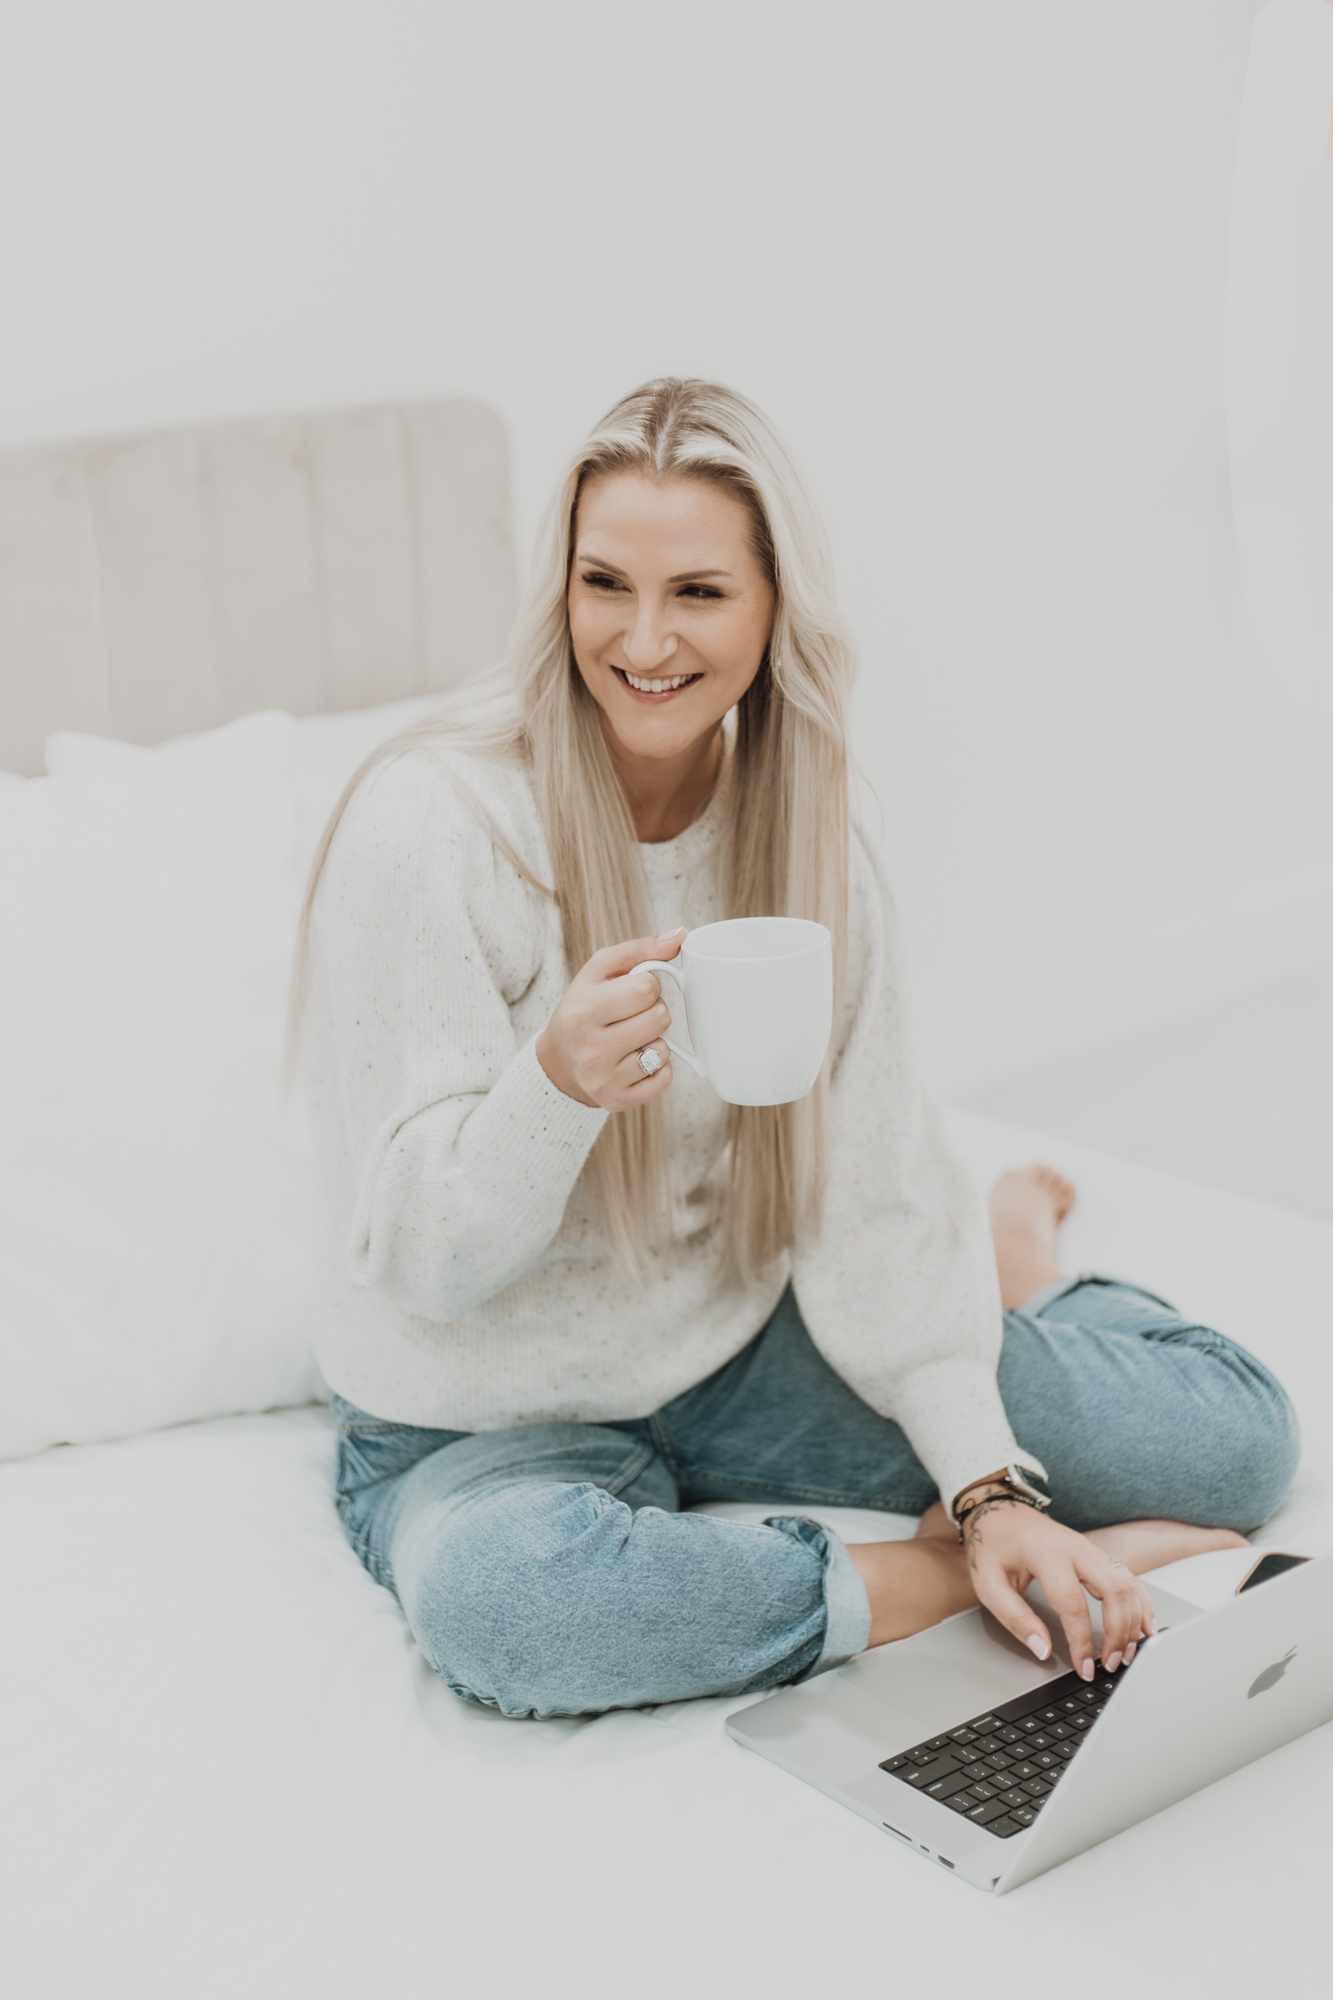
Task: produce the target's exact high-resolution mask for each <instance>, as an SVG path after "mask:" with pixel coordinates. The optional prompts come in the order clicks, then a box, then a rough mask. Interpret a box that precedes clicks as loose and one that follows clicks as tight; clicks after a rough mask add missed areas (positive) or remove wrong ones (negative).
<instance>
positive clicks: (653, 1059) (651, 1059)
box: [636, 1049, 662, 1076]
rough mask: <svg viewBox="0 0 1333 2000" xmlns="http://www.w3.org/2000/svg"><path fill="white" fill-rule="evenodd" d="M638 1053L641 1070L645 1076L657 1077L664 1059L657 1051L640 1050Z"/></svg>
mask: <svg viewBox="0 0 1333 2000" xmlns="http://www.w3.org/2000/svg"><path fill="white" fill-rule="evenodd" d="M636 1053H637V1055H638V1058H639V1068H640V1069H641V1070H642V1071H643V1073H644V1075H645V1076H656V1075H657V1072H658V1070H659V1069H661V1067H662V1058H661V1056H659V1055H658V1053H657V1050H656V1049H639V1050H637V1051H636Z"/></svg>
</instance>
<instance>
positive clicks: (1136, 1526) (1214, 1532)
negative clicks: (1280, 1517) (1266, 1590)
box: [1088, 1521, 1248, 1576]
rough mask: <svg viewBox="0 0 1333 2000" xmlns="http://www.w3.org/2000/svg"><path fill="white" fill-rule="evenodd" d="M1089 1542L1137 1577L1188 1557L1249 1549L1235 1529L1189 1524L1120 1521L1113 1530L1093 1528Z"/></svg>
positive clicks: (1179, 1522) (1178, 1522)
mask: <svg viewBox="0 0 1333 2000" xmlns="http://www.w3.org/2000/svg"><path fill="white" fill-rule="evenodd" d="M1088 1540H1089V1541H1090V1542H1095V1543H1096V1544H1097V1547H1098V1548H1099V1549H1101V1551H1102V1552H1103V1554H1104V1555H1108V1556H1114V1557H1115V1558H1116V1560H1117V1561H1119V1562H1122V1563H1123V1564H1124V1565H1125V1567H1126V1569H1132V1570H1133V1572H1134V1574H1135V1576H1142V1575H1143V1572H1144V1570H1145V1569H1160V1568H1161V1567H1162V1565H1163V1564H1164V1563H1173V1562H1183V1560H1184V1558H1185V1557H1186V1556H1204V1555H1211V1554H1212V1552H1213V1550H1214V1549H1243V1548H1245V1547H1247V1546H1248V1544H1247V1543H1246V1540H1245V1537H1244V1535H1238V1534H1237V1533H1236V1531H1235V1529H1234V1528H1192V1527H1190V1525H1189V1523H1188V1522H1187V1521H1119V1522H1117V1523H1116V1525H1115V1526H1114V1527H1113V1528H1094V1529H1093V1530H1092V1532H1091V1534H1090V1535H1089V1536H1088Z"/></svg>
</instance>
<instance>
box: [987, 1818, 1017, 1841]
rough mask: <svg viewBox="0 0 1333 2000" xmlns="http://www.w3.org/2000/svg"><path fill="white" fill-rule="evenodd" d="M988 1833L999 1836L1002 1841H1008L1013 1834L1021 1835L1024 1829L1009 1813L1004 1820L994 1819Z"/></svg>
mask: <svg viewBox="0 0 1333 2000" xmlns="http://www.w3.org/2000/svg"><path fill="white" fill-rule="evenodd" d="M986 1831H987V1833H994V1834H998V1835H999V1837H1000V1839H1001V1840H1008V1838H1009V1836H1010V1834H1011V1833H1021V1832H1022V1831H1023V1829H1022V1827H1021V1826H1020V1825H1019V1823H1018V1821H1017V1820H1016V1819H1014V1818H1012V1816H1011V1815H1010V1814H1009V1813H1006V1814H1005V1816H1004V1818H1003V1819H993V1820H992V1821H991V1823H990V1825H989V1826H988V1827H987V1828H986Z"/></svg>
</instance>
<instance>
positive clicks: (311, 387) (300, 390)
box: [0, 0, 1333, 1087]
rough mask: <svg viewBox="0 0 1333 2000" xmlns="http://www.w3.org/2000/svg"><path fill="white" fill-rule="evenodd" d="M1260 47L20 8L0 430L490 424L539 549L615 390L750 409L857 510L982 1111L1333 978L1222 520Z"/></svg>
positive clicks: (931, 888) (899, 775)
mask: <svg viewBox="0 0 1333 2000" xmlns="http://www.w3.org/2000/svg"><path fill="white" fill-rule="evenodd" d="M1289 3H1290V0H1277V4H1279V5H1285V4H1289ZM1298 4H1299V0H1298ZM1255 11H1256V10H1255V5H1254V0H864V3H863V0H673V4H672V5H670V6H649V5H645V4H641V0H564V4H563V5H560V6H553V5H550V4H543V0H508V4H506V0H491V4H489V5H485V6H483V5H477V4H473V5H469V6H468V7H466V8H465V7H462V6H459V5H455V4H452V0H429V3H428V0H206V4H200V0H194V3H193V4H191V0H94V4H74V0H5V4H4V5H3V7H0V36H2V37H3V43H4V46H3V47H2V48H0V285H2V287H3V293H2V296H0V437H4V438H10V439H15V438H24V437H38V436H47V435H56V434H59V433H70V432H77V431H81V430H96V429H115V428H119V427H124V426H130V425H137V424H142V423H146V422H156V421H168V420H172V419H175V418H192V417H199V416H205V415H212V414H217V415H223V414H229V413H233V412H242V411H251V410H258V409H264V408H276V407H281V406H284V405H288V404H304V405H309V404H319V403H325V402H337V401H342V400H351V399H356V400H363V399H372V398H375V397H378V396H390V395H397V394H401V393H410V392H422V391H431V390H437V389H439V390H464V391H471V392H474V393H476V394H479V395H482V396H484V397H487V398H488V399H490V400H491V401H492V402H494V403H495V404H497V405H498V406H499V408H500V409H501V410H502V411H503V412H504V414H505V416H506V417H507V419H508V421H509V424H510V427H511V433H512V437H513V443H514V454H515V476H516V498H517V508H518V516H519V524H520V531H521V533H522V535H523V536H524V538H525V540H526V538H527V537H528V536H530V533H531V530H532V527H533V525H534V522H535V519H536V514H537V511H538V509H539V506H540V504H541V501H542V499H543V498H544V495H545V491H546V489H547V488H548V486H549V484H550V482H551V480H552V478H553V476H554V474H555V472H556V469H557V467H558V465H559V463H560V461H561V458H562V456H563V454H564V453H565V452H566V451H567V450H568V449H569V447H570V445H571V444H572V443H573V441H574V440H575V439H576V438H577V436H578V434H579V432H580V430H581V428H582V427H583V426H584V425H586V423H587V422H588V421H589V420H590V419H592V418H593V417H595V416H596V415H597V414H598V413H599V411H600V410H601V409H602V408H603V407H605V406H606V404H607V403H609V402H610V401H611V400H612V398H613V397H614V396H615V395H617V394H618V393H620V392H621V391H622V390H624V389H626V388H627V387H629V386H631V385H632V384H633V383H634V382H635V381H637V380H639V379H642V378H643V377H645V376H648V375H650V374H653V373H657V372H663V371H667V370H671V371H675V372H683V373H703V374H714V375H718V376H720V377H722V378H723V379H725V380H728V381H731V382H734V383H736V384H737V385H738V386H740V387H743V388H744V389H746V390H747V391H748V392H749V393H750V394H752V395H753V396H754V397H756V398H757V399H758V400H759V401H760V402H761V403H763V404H765V405H766V406H767V407H768V408H769V409H770V411H771V412H772V413H773V415H774V416H775V417H776V418H777V420H778V421H779V422H780V423H781V425H782V426H783V427H784V428H785V430H786V431H787V433H788V435H789V436H790V438H791V440H792V443H793V444H794V446H795V448H796V450H797V451H798V453H799V455H800V456H801V457H802V458H803V460H804V462H805V464H806V465H807V467H808V469H809V471H810V474H811V476H812V478H813V481H814V483H815V485H816V488H817V490H818V492H819V494H820V496H821V498H822V501H823V504H824V506H825V508H826V510H827V513H828V517H829V520H830V525H831V528H832V532H833V536H834V541H835V546H836V549H837V552H838V559H839V567H840V574H841V577H842V581H843V587H844V593H845V597H846V600H847V603H848V607H849V609H850V612H851V614H852V616H853V618H854V620H855V622H856V624H857V627H858V629H859V632H860V635H861V639H862V643H863V649H864V679H863V686H862V690H861V694H860V706H859V721H858V748H859V751H860V754H861V756H862V759H863V762H864V764H865V767H866V770H867V773H868V776H869V778H870V779H871V781H872V783H873V785H874V788H875V791H876V793H877V795H878V798H879V800H880V802H881V806H882V814H883V829H884V838H885V841H886V845H887V848H888V850H889V853H890V858H891V863H892V866H893V869H894V873H895V877H896V880H897V882H898V885H899V893H900V897H901V900H902V903H903V906H904V910H905V913H906V917H907V920H908V923H909V927H910V931H911V934H912V939H913V943H914V950H915V961H916V974H917V980H916V983H917V987H918V991H919V996H920V1004H919V1011H920V1014H921V1016H922V1024H923V1031H924V1035H925V1042H926V1048H927V1054H928V1060H929V1063H930V1066H931V1068H932V1070H933V1072H934V1074H935V1077H936V1079H937V1081H938V1082H940V1083H941V1084H942V1085H943V1086H945V1087H957V1086H959V1085H962V1084H964V1083H968V1082H972V1081H977V1080H980V1079H982V1078H985V1077H988V1076H993V1075H997V1074H999V1073H1002V1072H1003V1071H1005V1070H1006V1069H1010V1068H1013V1067H1015V1066H1017V1065H1021V1064H1024V1063H1027V1062H1030V1061H1033V1060H1036V1059H1037V1058H1039V1057H1040V1056H1042V1055H1043V1054H1047V1053H1057V1052H1059V1051H1062V1050H1064V1049H1068V1048H1072V1047H1076V1046H1078V1045H1080V1044H1082V1043H1086V1042H1088V1041H1091V1040H1093V1039H1096V1038H1097V1037H1099V1036H1101V1035H1103V1034H1109V1033H1112V1032H1115V1031H1118V1030H1120V1029H1123V1028H1126V1027H1129V1026H1132V1025H1134V1024H1136V1023H1138V1022H1140V1021H1143V1020H1147V1019H1151V1018H1154V1017H1155V1016H1158V1015H1161V1014H1166V1013H1170V1012H1171V1011H1172V1010H1175V1009H1178V1008H1181V1007H1184V1006H1186V1005H1188V1004H1191V1003H1192V1002H1193V1001H1195V1000H1196V999H1202V998H1205V997H1208V996H1209V995H1211V994H1213V993H1216V992H1218V991H1221V990H1223V989H1225V988H1226V987H1228V986H1231V985H1234V984H1236V983H1238V982H1242V981H1244V980H1246V979H1257V978H1260V977H1263V976H1265V975H1269V974H1272V973H1273V972H1274V971H1278V970H1282V969H1285V968H1286V967H1287V966H1290V965H1295V964H1300V963H1304V962H1307V961H1308V960H1310V959H1311V958H1313V957H1316V956H1318V955H1320V954H1321V953H1323V952H1326V951H1331V950H1333V923H1330V920H1329V904H1330V860H1329V856H1330V852H1331V851H1333V842H1331V841H1330V834H1333V822H1331V821H1330V809H1329V805H1328V800H1327V794H1328V793H1329V791H1330V790H1333V787H1330V785H1329V782H1328V777H1329V768H1330V766H1329V757H1330V748H1333V745H1331V744H1330V740H1329V730H1328V729H1327V728H1326V727H1323V725H1319V726H1315V725H1314V724H1313V723H1312V722H1311V720H1310V718H1309V717H1308V716H1307V715H1306V713H1305V712H1304V711H1302V710H1301V709H1300V707H1299V704H1298V702H1297V701H1296V698H1295V697H1294V696H1293V695H1291V694H1290V693H1289V692H1288V691H1287V689H1286V687H1285V686H1284V685H1283V684H1281V683H1280V682H1279V681H1278V679H1277V677H1276V676H1275V675H1274V674H1272V672H1271V671H1270V670H1269V669H1268V668H1267V667H1266V666H1265V665H1264V663H1263V662H1262V660H1261V659H1260V658H1259V656H1258V654H1257V652H1256V651H1255V650H1254V648H1253V645H1252V643H1251V642H1250V641H1249V639H1248V637H1247V635H1246V628H1245V626H1244V621H1243V616H1242V614H1241V612H1240V609H1239V595H1238V591H1237V586H1236V570H1235V559H1234V551H1233V535H1232V529H1231V520H1230V501H1229V494H1228V484H1227V467H1226V457H1225V436H1224V430H1223V421H1222V397H1221V344H1222V299H1223V274H1224V263H1225V250H1226V228H1227V212H1228V201H1229V192H1230V176H1231V165H1232V159H1233V155H1234V148H1235V137H1236V129H1237V119H1238V113H1239V105H1240V98H1241V89H1242V83H1243V79H1244V73H1245V59H1246V48H1247V41H1248V36H1249V30H1250V25H1251V22H1252V20H1253V17H1254V14H1255ZM1321 729H1322V734H1321Z"/></svg>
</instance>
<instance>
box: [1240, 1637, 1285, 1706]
mask: <svg viewBox="0 0 1333 2000" xmlns="http://www.w3.org/2000/svg"><path fill="white" fill-rule="evenodd" d="M1295 1657H1296V1648H1295V1647H1294V1646H1293V1647H1292V1649H1291V1651H1290V1652H1289V1653H1288V1654H1287V1655H1286V1657H1285V1659H1281V1660H1274V1662H1273V1664H1272V1666H1271V1667H1265V1668H1264V1670H1263V1672H1262V1673H1261V1674H1260V1676H1259V1678H1258V1680H1256V1681H1255V1683H1254V1685H1253V1686H1252V1687H1251V1689H1250V1692H1249V1694H1248V1695H1247V1696H1246V1700H1247V1701H1253V1700H1254V1697H1255V1696H1256V1695H1257V1694H1267V1692H1268V1690H1269V1688H1271V1687H1276V1686H1277V1684H1278V1682H1279V1681H1280V1680H1281V1678H1282V1676H1283V1674H1285V1673H1286V1671H1287V1668H1288V1667H1289V1666H1290V1665H1291V1663H1292V1661H1293V1660H1294V1659H1295Z"/></svg>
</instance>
